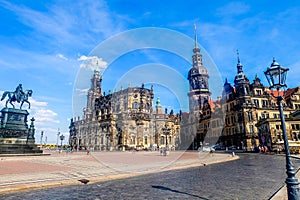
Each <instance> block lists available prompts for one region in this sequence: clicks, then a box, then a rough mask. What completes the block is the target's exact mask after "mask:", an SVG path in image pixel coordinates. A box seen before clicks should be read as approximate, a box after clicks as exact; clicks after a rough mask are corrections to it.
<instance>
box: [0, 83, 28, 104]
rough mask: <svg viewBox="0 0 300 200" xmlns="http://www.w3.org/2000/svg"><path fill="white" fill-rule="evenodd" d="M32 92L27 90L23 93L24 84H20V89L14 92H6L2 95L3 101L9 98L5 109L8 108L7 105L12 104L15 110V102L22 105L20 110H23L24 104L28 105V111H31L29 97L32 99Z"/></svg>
mask: <svg viewBox="0 0 300 200" xmlns="http://www.w3.org/2000/svg"><path fill="white" fill-rule="evenodd" d="M31 95H32V90H25V91H23V88H22V84H19V85H18V87H17V88H16V90H15V91H14V92H9V91H5V92H4V93H3V94H2V97H1V101H2V100H4V99H5V97H6V96H7V97H8V99H7V100H6V103H5V107H6V108H7V103H10V104H11V105H12V107H13V108H15V106H14V104H13V102H15V101H16V102H18V103H21V105H20V109H22V106H23V103H24V102H26V103H28V109H30V102H29V101H28V97H31Z"/></svg>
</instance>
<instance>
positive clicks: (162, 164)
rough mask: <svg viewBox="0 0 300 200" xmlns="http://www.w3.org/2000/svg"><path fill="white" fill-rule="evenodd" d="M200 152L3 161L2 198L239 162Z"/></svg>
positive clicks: (0, 171) (75, 155)
mask: <svg viewBox="0 0 300 200" xmlns="http://www.w3.org/2000/svg"><path fill="white" fill-rule="evenodd" d="M235 158H236V157H232V156H231V155H230V154H208V153H202V154H199V153H198V152H183V151H176V152H171V153H170V155H169V156H161V155H160V154H159V152H93V153H91V154H89V155H86V153H84V152H76V153H68V154H67V153H63V154H58V153H56V152H54V153H53V154H52V155H51V156H22V157H20V156H18V157H0V175H1V179H0V194H1V193H2V194H3V193H7V192H14V191H20V190H28V189H35V188H43V187H44V188H45V187H54V186H61V185H70V184H79V182H78V180H79V179H88V180H89V181H90V182H89V183H92V182H96V181H105V180H112V179H117V178H124V177H130V176H137V175H142V174H146V173H154V172H160V171H164V170H171V169H180V168H187V167H192V166H201V165H202V166H203V165H204V164H209V163H216V162H224V161H227V160H232V159H235Z"/></svg>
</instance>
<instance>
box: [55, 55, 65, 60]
mask: <svg viewBox="0 0 300 200" xmlns="http://www.w3.org/2000/svg"><path fill="white" fill-rule="evenodd" d="M56 57H57V58H61V59H63V60H68V58H66V57H65V56H64V55H63V54H56Z"/></svg>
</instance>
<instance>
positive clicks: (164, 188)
mask: <svg viewBox="0 0 300 200" xmlns="http://www.w3.org/2000/svg"><path fill="white" fill-rule="evenodd" d="M152 187H153V188H156V189H160V190H167V191H170V192H176V193H180V194H186V195H189V196H192V197H197V198H199V199H204V200H209V199H207V198H204V197H200V196H198V195H194V194H189V193H187V192H181V191H178V190H173V189H171V188H168V187H164V186H159V185H152Z"/></svg>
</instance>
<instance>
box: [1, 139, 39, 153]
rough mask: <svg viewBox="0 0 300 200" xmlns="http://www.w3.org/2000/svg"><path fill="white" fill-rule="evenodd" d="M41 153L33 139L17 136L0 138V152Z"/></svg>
mask: <svg viewBox="0 0 300 200" xmlns="http://www.w3.org/2000/svg"><path fill="white" fill-rule="evenodd" d="M33 153H43V151H42V150H40V148H38V147H37V145H36V144H35V143H34V140H27V139H19V138H0V154H33Z"/></svg>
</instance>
